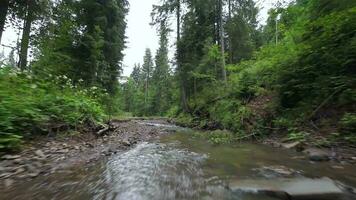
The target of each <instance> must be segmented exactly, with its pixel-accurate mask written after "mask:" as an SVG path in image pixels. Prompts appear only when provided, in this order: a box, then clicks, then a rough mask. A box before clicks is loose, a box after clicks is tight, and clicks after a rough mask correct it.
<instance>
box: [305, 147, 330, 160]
mask: <svg viewBox="0 0 356 200" xmlns="http://www.w3.org/2000/svg"><path fill="white" fill-rule="evenodd" d="M304 152H305V153H306V154H308V157H309V160H311V161H316V162H322V161H329V160H330V157H329V154H328V153H327V152H325V151H323V150H321V149H316V148H310V149H307V150H305V151H304Z"/></svg>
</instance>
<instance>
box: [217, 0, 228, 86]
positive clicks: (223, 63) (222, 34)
mask: <svg viewBox="0 0 356 200" xmlns="http://www.w3.org/2000/svg"><path fill="white" fill-rule="evenodd" d="M219 8H220V46H221V56H222V57H221V70H222V78H223V81H224V82H226V81H227V75H226V69H225V42H224V23H223V2H222V0H219Z"/></svg>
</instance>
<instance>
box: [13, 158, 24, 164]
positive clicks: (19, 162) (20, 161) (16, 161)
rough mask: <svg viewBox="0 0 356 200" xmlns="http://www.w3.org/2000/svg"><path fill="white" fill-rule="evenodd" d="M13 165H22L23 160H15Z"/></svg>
mask: <svg viewBox="0 0 356 200" xmlns="http://www.w3.org/2000/svg"><path fill="white" fill-rule="evenodd" d="M13 163H15V164H23V163H24V160H23V159H22V158H17V159H15V160H14V161H13Z"/></svg>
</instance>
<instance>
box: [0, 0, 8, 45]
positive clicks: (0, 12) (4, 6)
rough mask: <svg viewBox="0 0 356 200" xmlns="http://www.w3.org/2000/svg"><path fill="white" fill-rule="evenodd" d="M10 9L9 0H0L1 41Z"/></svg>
mask: <svg viewBox="0 0 356 200" xmlns="http://www.w3.org/2000/svg"><path fill="white" fill-rule="evenodd" d="M8 9H9V0H0V43H1V37H2V33H3V31H4V28H5V22H6V16H7V11H8Z"/></svg>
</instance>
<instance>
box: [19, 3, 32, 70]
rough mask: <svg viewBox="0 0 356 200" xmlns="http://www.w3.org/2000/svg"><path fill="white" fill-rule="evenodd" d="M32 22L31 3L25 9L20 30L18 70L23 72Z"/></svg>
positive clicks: (25, 65)
mask: <svg viewBox="0 0 356 200" xmlns="http://www.w3.org/2000/svg"><path fill="white" fill-rule="evenodd" d="M32 22H33V12H32V6H31V3H28V4H27V9H26V18H25V21H24V25H23V30H22V39H21V50H20V55H19V57H20V59H19V68H20V69H21V70H25V69H26V67H27V56H28V47H29V44H30V33H31V25H32Z"/></svg>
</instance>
